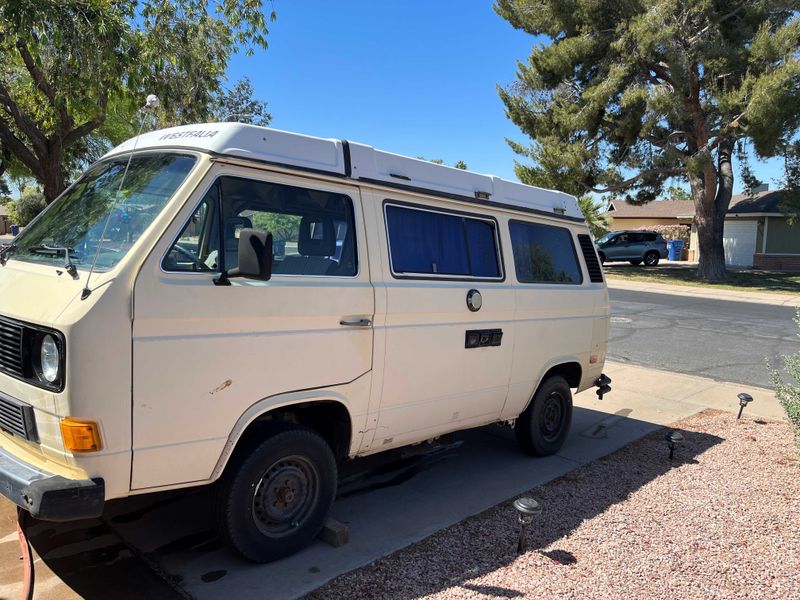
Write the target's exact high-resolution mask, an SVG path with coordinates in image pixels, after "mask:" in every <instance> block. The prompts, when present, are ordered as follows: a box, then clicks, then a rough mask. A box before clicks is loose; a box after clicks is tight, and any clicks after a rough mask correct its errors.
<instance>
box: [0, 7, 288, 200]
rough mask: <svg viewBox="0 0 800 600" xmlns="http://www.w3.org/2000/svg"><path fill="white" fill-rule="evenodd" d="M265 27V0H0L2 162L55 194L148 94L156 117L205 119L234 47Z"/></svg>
mask: <svg viewBox="0 0 800 600" xmlns="http://www.w3.org/2000/svg"><path fill="white" fill-rule="evenodd" d="M273 16H274V15H273ZM267 33H268V31H267V27H266V23H265V17H264V13H263V10H262V0H217V1H214V2H212V1H210V0H171V1H169V2H164V1H163V0H138V1H137V0H117V1H114V2H111V1H109V0H62V1H59V2H53V1H52V0H15V1H14V2H0V65H2V68H0V157H2V163H3V164H2V165H0V167H2V168H8V169H9V171H10V172H12V173H13V174H15V175H32V176H34V177H35V178H36V179H37V180H38V181H39V182H40V183H41V184H42V186H43V189H44V193H45V196H46V197H47V199H48V201H52V200H53V199H54V198H55V196H57V195H58V194H59V193H60V192H61V191H62V190H63V189H64V188H65V187H66V184H67V179H68V178H69V177H70V176H71V175H73V174H74V172H75V171H76V170H78V169H80V168H82V166H83V165H85V162H86V161H87V160H91V159H93V158H95V157H96V156H97V155H98V154H99V153H102V152H103V151H104V150H105V149H106V148H107V147H108V145H110V144H114V143H118V142H119V141H121V140H122V139H124V138H126V137H129V136H130V135H132V133H135V131H136V129H137V128H138V123H136V121H138V119H137V118H136V111H137V109H138V107H140V106H142V104H143V102H144V98H145V96H146V95H147V94H151V93H153V94H156V95H157V96H158V97H159V98H160V100H161V107H162V108H161V110H160V111H159V120H160V123H159V124H160V125H173V124H179V123H186V122H192V121H198V120H205V119H206V118H208V117H209V116H210V115H211V113H212V110H213V108H214V106H215V105H216V100H217V97H218V95H219V94H220V93H221V81H222V79H223V77H224V73H225V70H226V68H227V65H228V60H229V58H230V57H231V55H232V54H233V53H235V52H237V51H239V50H240V49H245V50H246V51H248V52H249V51H251V50H252V49H253V48H254V47H266V35H267Z"/></svg>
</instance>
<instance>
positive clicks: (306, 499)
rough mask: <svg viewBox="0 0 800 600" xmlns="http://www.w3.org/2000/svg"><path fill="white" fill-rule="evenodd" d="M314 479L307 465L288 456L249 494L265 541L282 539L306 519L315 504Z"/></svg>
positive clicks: (276, 464)
mask: <svg viewBox="0 0 800 600" xmlns="http://www.w3.org/2000/svg"><path fill="white" fill-rule="evenodd" d="M318 480H319V478H318V475H317V472H316V470H315V469H314V467H313V466H312V465H311V463H310V462H309V461H308V460H306V459H305V458H304V457H301V456H292V457H288V458H285V459H282V460H280V461H278V462H276V463H275V464H273V465H272V466H271V467H269V469H267V470H266V472H265V473H264V475H262V477H261V480H260V481H259V482H258V485H257V486H256V489H255V492H254V494H253V516H254V518H255V523H256V526H257V527H258V529H259V530H260V531H261V533H263V534H264V535H267V536H269V537H283V536H284V535H286V534H288V533H289V532H291V530H293V529H295V528H297V527H299V526H300V525H301V524H302V523H303V521H304V520H305V519H307V518H308V516H309V514H310V513H311V512H312V510H313V508H314V505H315V503H316V498H317V494H318V488H319V486H318Z"/></svg>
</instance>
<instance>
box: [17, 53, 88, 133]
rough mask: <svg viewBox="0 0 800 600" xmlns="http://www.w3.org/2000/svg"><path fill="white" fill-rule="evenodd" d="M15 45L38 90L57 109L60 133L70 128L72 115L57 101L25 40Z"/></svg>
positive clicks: (72, 123) (72, 124) (51, 87)
mask: <svg viewBox="0 0 800 600" xmlns="http://www.w3.org/2000/svg"><path fill="white" fill-rule="evenodd" d="M16 45H17V50H18V51H19V55H20V56H21V57H22V62H24V63H25V67H26V68H27V69H28V73H30V74H31V77H32V78H33V82H34V83H35V84H36V87H37V88H39V91H41V92H42V93H43V94H44V95H45V96H46V97H47V99H48V100H50V104H51V106H52V107H53V108H55V109H56V111H58V116H59V119H60V121H61V122H60V123H59V129H60V130H61V132H62V133H65V132H67V131H69V129H70V128H72V127H73V126H74V125H75V123H74V122H73V120H72V117H71V116H70V115H69V112H68V111H67V107H66V105H65V103H64V102H59V100H58V96H57V94H56V92H55V90H53V86H51V85H50V82H49V81H47V77H46V76H45V74H44V73H43V72H42V70H41V69H40V68H39V66H38V65H37V64H36V61H35V60H34V58H33V56H31V53H30V51H29V50H28V46H26V45H25V42H24V41H22V40H18V41H17V44H16Z"/></svg>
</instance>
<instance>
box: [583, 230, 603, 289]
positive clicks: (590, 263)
mask: <svg viewBox="0 0 800 600" xmlns="http://www.w3.org/2000/svg"><path fill="white" fill-rule="evenodd" d="M578 242H580V245H581V250H582V251H583V260H585V261H586V269H587V270H588V271H589V280H590V281H591V282H592V283H603V269H602V268H601V267H600V260H599V259H598V258H597V251H596V250H595V248H594V242H593V241H592V238H591V237H589V236H588V235H586V234H585V233H581V234H578Z"/></svg>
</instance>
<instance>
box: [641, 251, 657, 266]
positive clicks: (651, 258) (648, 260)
mask: <svg viewBox="0 0 800 600" xmlns="http://www.w3.org/2000/svg"><path fill="white" fill-rule="evenodd" d="M660 258H661V257H660V256H659V255H658V252H648V253H647V254H645V255H644V264H645V266H647V267H655V266H656V265H657V264H658V260H659V259H660Z"/></svg>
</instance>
